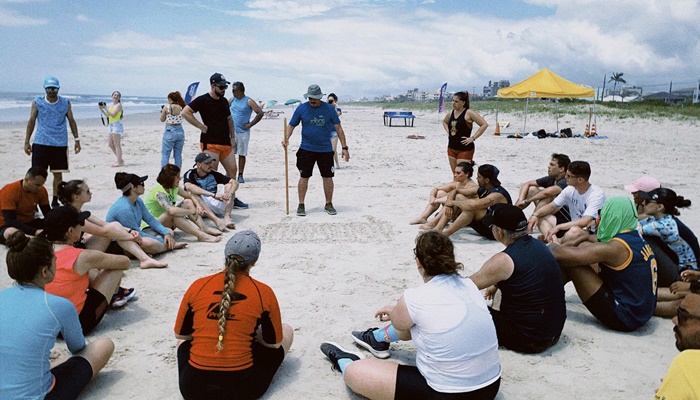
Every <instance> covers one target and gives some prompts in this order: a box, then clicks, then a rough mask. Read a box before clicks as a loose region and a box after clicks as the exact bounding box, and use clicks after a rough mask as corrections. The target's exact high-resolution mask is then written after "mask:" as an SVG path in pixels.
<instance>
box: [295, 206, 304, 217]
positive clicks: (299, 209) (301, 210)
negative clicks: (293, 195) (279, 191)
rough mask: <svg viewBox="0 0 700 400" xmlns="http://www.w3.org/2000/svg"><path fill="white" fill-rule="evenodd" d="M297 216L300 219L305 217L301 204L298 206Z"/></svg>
mask: <svg viewBox="0 0 700 400" xmlns="http://www.w3.org/2000/svg"><path fill="white" fill-rule="evenodd" d="M297 215H298V216H300V217H306V208H304V205H303V204H299V207H297Z"/></svg>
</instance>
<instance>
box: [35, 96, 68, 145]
mask: <svg viewBox="0 0 700 400" xmlns="http://www.w3.org/2000/svg"><path fill="white" fill-rule="evenodd" d="M34 103H35V105H36V110H37V118H36V121H37V126H36V134H35V136H34V143H36V144H41V145H44V146H55V147H65V146H68V130H67V129H66V114H68V104H69V103H68V99H66V98H64V97H61V96H58V101H56V102H55V103H49V102H48V101H46V98H45V97H44V96H36V97H35V98H34Z"/></svg>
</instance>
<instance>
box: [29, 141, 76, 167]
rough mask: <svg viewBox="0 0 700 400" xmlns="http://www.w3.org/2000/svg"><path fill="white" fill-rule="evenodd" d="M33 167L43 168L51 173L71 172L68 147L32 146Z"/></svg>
mask: <svg viewBox="0 0 700 400" xmlns="http://www.w3.org/2000/svg"><path fill="white" fill-rule="evenodd" d="M32 167H42V168H44V169H46V170H48V169H49V167H51V172H70V168H68V146H63V147H56V146H44V145H43V144H36V143H34V144H33V145H32Z"/></svg>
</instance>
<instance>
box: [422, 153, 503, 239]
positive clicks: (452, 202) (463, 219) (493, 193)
mask: <svg viewBox="0 0 700 400" xmlns="http://www.w3.org/2000/svg"><path fill="white" fill-rule="evenodd" d="M499 173H500V171H499V170H498V168H496V167H495V166H493V165H490V164H484V165H482V166H480V167H479V169H478V172H477V174H476V181H477V183H478V184H479V189H478V191H477V196H479V198H478V199H469V198H467V197H466V196H465V195H464V194H462V193H460V192H459V191H457V190H453V191H452V192H450V195H449V196H447V197H443V198H442V199H437V200H436V202H438V203H442V204H444V205H445V206H446V207H445V213H444V215H443V216H442V218H441V219H440V222H438V224H437V225H436V226H435V230H437V231H438V232H439V231H442V233H444V234H445V235H447V236H450V235H452V234H453V233H455V232H457V231H458V230H460V229H462V228H464V227H465V226H469V227H470V228H472V229H474V230H475V231H476V233H478V234H479V235H481V236H483V237H485V238H487V239H490V240H496V239H495V238H494V237H493V233H492V232H491V229H490V228H488V227H486V226H484V224H482V223H481V219H482V218H483V217H484V215H486V210H487V209H488V208H489V207H490V206H492V205H494V204H501V203H502V204H513V202H512V200H511V197H510V194H509V193H508V191H507V190H506V189H505V188H504V187H502V186H501V181H499V180H498V174H499ZM453 206H454V207H456V208H457V209H458V210H459V216H457V218H456V219H455V220H454V222H453V223H452V225H450V226H449V227H447V229H444V230H443V228H444V227H445V225H447V222H448V221H449V220H450V219H451V218H452V214H453V212H454V211H453V209H452V207H453Z"/></svg>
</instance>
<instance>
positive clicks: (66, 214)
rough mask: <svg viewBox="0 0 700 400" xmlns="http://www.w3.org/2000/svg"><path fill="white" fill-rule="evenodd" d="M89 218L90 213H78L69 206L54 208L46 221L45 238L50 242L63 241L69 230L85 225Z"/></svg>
mask: <svg viewBox="0 0 700 400" xmlns="http://www.w3.org/2000/svg"><path fill="white" fill-rule="evenodd" d="M88 218H90V212H89V211H82V212H78V210H76V209H75V208H73V207H69V206H59V207H56V208H52V209H51V211H49V213H48V214H47V215H46V218H45V219H44V226H45V227H44V231H43V232H44V236H45V237H46V238H47V239H48V240H61V239H63V237H64V236H65V234H66V232H68V228H70V227H73V226H76V225H84V224H85V220H86V219H88Z"/></svg>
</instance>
